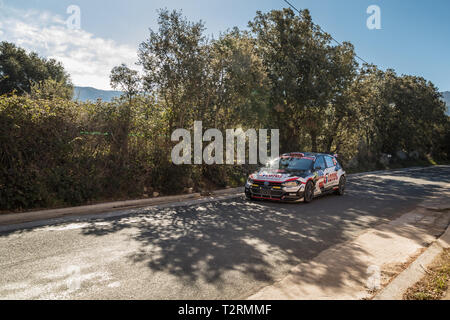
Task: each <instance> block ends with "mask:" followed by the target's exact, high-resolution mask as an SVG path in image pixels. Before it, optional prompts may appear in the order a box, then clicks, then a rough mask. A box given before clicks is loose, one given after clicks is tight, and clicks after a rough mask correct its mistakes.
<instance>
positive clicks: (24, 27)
mask: <svg viewBox="0 0 450 320" xmlns="http://www.w3.org/2000/svg"><path fill="white" fill-rule="evenodd" d="M0 20H1V21H0V37H1V38H0V41H3V40H6V41H10V42H14V43H16V44H17V45H19V46H21V47H23V48H25V49H27V50H30V51H36V52H38V53H39V54H40V55H42V56H45V57H48V58H54V59H56V60H58V61H61V62H62V63H63V64H64V67H65V69H66V70H67V71H68V72H69V73H70V75H71V78H72V82H73V83H74V84H75V85H77V86H91V87H95V88H98V89H110V85H109V73H110V71H111V69H112V68H113V67H114V66H117V65H119V64H121V63H126V64H127V65H128V66H130V67H133V66H134V65H135V63H136V61H137V54H136V52H137V49H136V48H132V47H130V46H127V45H119V44H117V43H116V42H115V41H113V40H109V39H103V38H100V37H95V36H94V35H93V34H91V33H89V32H87V31H84V30H82V29H81V30H71V29H69V28H67V26H66V22H65V20H64V19H63V18H62V17H61V16H58V15H55V14H52V13H49V12H43V11H37V10H28V11H20V10H16V9H13V8H10V7H3V9H2V14H1V15H0Z"/></svg>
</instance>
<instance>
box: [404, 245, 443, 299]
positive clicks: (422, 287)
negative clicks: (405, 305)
mask: <svg viewBox="0 0 450 320" xmlns="http://www.w3.org/2000/svg"><path fill="white" fill-rule="evenodd" d="M449 281H450V249H444V251H443V253H442V254H441V255H440V256H439V257H437V258H436V259H435V260H434V261H433V263H432V265H431V267H429V268H428V269H427V270H426V275H425V276H424V277H423V278H422V279H421V280H420V281H419V282H417V283H416V284H415V285H414V286H413V287H411V288H409V289H408V290H407V291H406V293H405V294H404V296H403V299H405V300H440V299H442V298H443V297H444V295H445V294H446V292H447V290H448V287H449Z"/></svg>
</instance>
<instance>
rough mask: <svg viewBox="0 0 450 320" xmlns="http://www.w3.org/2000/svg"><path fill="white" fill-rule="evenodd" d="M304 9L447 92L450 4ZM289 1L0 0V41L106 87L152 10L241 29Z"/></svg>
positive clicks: (317, 4)
mask: <svg viewBox="0 0 450 320" xmlns="http://www.w3.org/2000/svg"><path fill="white" fill-rule="evenodd" d="M290 2H291V3H293V4H294V5H295V6H296V7H297V8H299V9H301V8H308V9H310V11H311V14H312V17H313V20H314V21H315V22H316V23H318V24H319V25H320V26H321V27H322V28H323V29H324V30H326V31H327V32H329V33H331V34H332V35H333V36H334V37H335V38H336V39H338V40H339V41H350V42H352V43H353V44H354V45H355V48H356V51H357V53H358V55H359V56H361V57H362V58H364V59H365V60H366V61H369V62H372V63H374V64H376V65H378V66H379V67H380V68H382V69H386V68H393V69H395V70H396V71H397V72H398V73H399V74H413V75H419V76H423V77H425V78H426V79H429V80H431V81H432V82H434V83H435V84H436V85H437V86H438V88H439V89H440V90H441V91H447V90H450V77H449V71H450V56H449V53H450V41H449V34H450V19H449V18H448V16H449V13H450V1H448V0H433V1H424V0H423V1H408V0H384V1H383V0H341V1H339V0H290ZM69 5H78V6H79V7H80V9H81V30H77V31H70V30H67V27H66V26H65V20H66V19H67V18H68V16H69V15H68V14H67V13H66V10H67V8H68V6H69ZM370 5H378V6H379V7H380V9H381V27H382V29H381V30H369V29H368V28H367V27H366V20H367V18H368V16H369V15H368V14H367V13H366V10H367V8H368V7H369V6H370ZM286 6H287V5H286V4H285V3H284V1H282V0H259V1H257V0H239V1H238V0H228V1H216V0H209V1H207V0H190V1H181V0H166V1H162V0H152V1H148V0H147V1H145V0H129V1H125V0H109V1H106V0H95V1H93V0H78V1H77V0H68V1H66V0H0V40H8V41H14V42H17V43H19V44H20V45H22V46H24V47H26V48H27V49H29V50H35V51H38V52H39V53H40V54H42V55H46V56H50V57H54V58H57V59H59V60H61V61H62V62H63V63H64V64H65V65H66V68H67V69H68V70H69V72H70V73H71V74H72V78H73V81H74V83H75V84H76V85H85V86H88V85H90V86H94V87H98V88H103V89H108V88H109V84H108V74H109V71H110V69H111V68H112V66H114V65H115V64H119V63H121V62H126V63H128V64H133V63H134V62H135V61H136V49H137V46H138V45H139V43H140V42H142V41H143V40H145V39H146V37H147V35H148V28H156V27H157V24H156V21H157V12H156V11H157V9H158V8H164V7H167V8H168V9H182V10H183V13H184V14H185V15H186V16H187V17H188V18H189V19H190V20H195V21H197V20H203V21H204V22H205V23H206V27H207V32H208V33H209V34H213V35H216V36H217V35H218V34H219V33H220V32H221V31H225V30H226V29H227V28H231V27H233V26H238V27H240V28H246V27H247V23H248V21H249V20H251V19H252V18H253V17H254V16H255V12H256V11H257V10H261V11H269V10H271V9H280V8H283V7H286Z"/></svg>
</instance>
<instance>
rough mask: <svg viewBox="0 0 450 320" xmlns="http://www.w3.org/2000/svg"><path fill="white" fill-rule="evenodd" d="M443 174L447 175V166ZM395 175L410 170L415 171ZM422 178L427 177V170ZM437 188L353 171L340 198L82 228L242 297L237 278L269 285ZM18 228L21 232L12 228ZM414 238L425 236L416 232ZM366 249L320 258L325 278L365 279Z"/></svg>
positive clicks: (179, 211)
mask: <svg viewBox="0 0 450 320" xmlns="http://www.w3.org/2000/svg"><path fill="white" fill-rule="evenodd" d="M446 174H447V176H446V178H448V177H449V176H450V173H449V172H447V173H446ZM401 175H403V176H405V177H406V176H407V177H416V176H418V175H420V173H417V174H415V173H414V172H411V173H403V174H399V176H401ZM439 175H440V174H439V173H438V172H437V173H436V175H432V178H431V179H430V181H442V180H439V179H440V178H439ZM420 178H421V179H427V175H426V174H425V173H424V174H423V175H421V176H420ZM441 178H442V177H441ZM434 179H435V180H434ZM444 181H445V180H444ZM441 187H442V186H440V185H439V184H436V185H434V184H429V185H427V186H426V187H424V186H423V185H421V184H418V183H415V182H411V181H409V182H404V181H398V180H389V179H377V178H370V179H367V178H364V177H358V178H353V179H351V178H350V179H349V185H348V194H347V195H345V196H344V197H338V196H334V195H330V196H325V197H321V198H319V199H317V200H315V201H314V202H312V203H311V204H303V203H299V204H285V203H272V202H249V201H246V200H244V199H242V198H237V199H231V200H225V201H217V202H209V203H202V204H196V205H187V206H180V207H172V208H150V209H143V210H140V211H139V212H138V213H135V214H132V215H129V216H125V217H122V218H109V219H97V220H93V221H89V222H88V223H87V225H86V226H84V227H83V228H82V229H81V231H80V232H81V234H82V235H85V236H90V237H99V238H101V237H107V236H108V235H112V234H119V233H120V234H122V235H123V236H124V237H127V239H129V240H132V241H136V242H137V243H138V244H139V249H138V250H137V251H133V252H132V253H131V254H129V255H128V258H129V261H130V263H134V264H144V265H145V266H147V267H148V268H149V269H150V270H151V271H153V272H162V273H166V274H170V275H171V276H173V277H176V278H178V279H180V280H182V281H185V282H186V283H187V284H188V285H196V284H198V283H199V282H201V283H208V284H209V285H210V286H212V287H214V288H216V289H217V291H218V292H219V291H220V290H221V289H222V287H223V286H224V285H225V284H226V285H228V286H229V285H232V286H235V289H234V291H233V292H234V296H221V295H220V294H219V293H218V294H215V295H214V294H211V298H216V297H221V298H236V297H245V295H246V294H249V292H247V291H243V290H244V289H242V290H241V289H240V282H239V281H245V280H253V281H254V282H255V284H254V286H253V288H254V289H256V288H259V287H261V286H264V285H267V284H271V283H273V282H274V281H276V280H279V279H280V278H281V277H283V276H285V275H286V274H288V272H289V270H290V269H292V267H294V266H297V265H299V264H302V263H306V262H308V261H310V260H311V259H313V258H314V257H316V256H318V255H319V254H320V253H321V252H322V251H324V250H326V249H327V248H330V247H332V246H334V245H336V244H339V243H343V242H345V241H347V240H349V239H353V238H355V237H356V236H357V235H358V234H359V233H360V232H361V231H363V230H364V229H367V228H368V227H372V226H375V225H377V224H380V223H383V222H387V221H389V220H392V219H394V218H396V217H398V216H400V215H401V214H403V213H405V212H407V211H409V210H411V209H412V208H413V207H415V206H416V205H417V204H418V203H419V202H421V201H422V200H423V199H424V198H426V197H428V196H430V195H431V194H432V193H433V192H439V190H441V189H440V188H441ZM19 232H27V231H15V232H11V233H19ZM8 234H10V233H8ZM8 234H7V233H4V234H1V235H0V236H7V235H8ZM414 240H415V241H417V242H420V241H423V239H420V237H419V238H417V239H414ZM105 245H107V242H106V244H105ZM367 255H369V256H370V252H361V251H360V249H358V248H354V250H346V251H345V256H342V257H339V259H342V261H345V262H346V264H345V265H347V266H351V269H352V271H351V272H350V267H348V268H346V267H345V266H343V267H342V268H340V269H339V270H336V269H333V268H331V267H327V266H326V265H324V266H322V267H323V270H322V277H323V279H327V277H333V279H334V282H333V285H334V286H336V287H339V286H341V285H343V283H344V282H345V281H348V279H349V278H350V279H353V280H354V281H365V279H366V278H367V276H368V275H367V274H366V267H365V263H364V261H361V260H360V259H361V256H367ZM337 262H339V261H337ZM330 265H332V264H330ZM237 274H239V275H240V276H237ZM302 281H303V282H306V283H308V282H309V283H315V282H316V281H317V278H315V277H309V276H308V273H307V272H303V273H302ZM185 298H189V297H185Z"/></svg>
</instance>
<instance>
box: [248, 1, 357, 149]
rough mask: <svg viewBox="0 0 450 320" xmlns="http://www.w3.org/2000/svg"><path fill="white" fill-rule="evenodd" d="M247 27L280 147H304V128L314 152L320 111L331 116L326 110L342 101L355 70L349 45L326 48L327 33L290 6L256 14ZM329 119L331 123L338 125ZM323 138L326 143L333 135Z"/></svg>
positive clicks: (321, 120)
mask: <svg viewBox="0 0 450 320" xmlns="http://www.w3.org/2000/svg"><path fill="white" fill-rule="evenodd" d="M249 25H250V27H251V29H252V32H253V33H254V34H255V36H256V38H257V48H258V52H259V54H260V55H261V58H262V60H263V62H264V66H265V68H266V71H267V74H268V77H269V80H270V85H271V97H270V104H271V109H272V111H271V113H272V118H273V119H274V126H275V127H278V128H280V136H281V146H282V148H283V149H284V150H285V151H288V150H290V149H293V148H299V147H304V146H303V145H302V143H301V140H302V138H303V139H304V135H305V132H306V133H308V134H309V137H310V145H311V149H312V150H313V151H318V148H319V145H318V143H319V141H318V139H319V137H320V135H321V134H322V133H323V128H324V127H325V125H326V123H325V122H326V119H325V118H324V114H326V112H327V111H330V112H328V114H329V115H335V114H336V112H335V111H334V110H329V109H330V108H337V107H343V106H344V104H345V102H344V100H343V99H341V98H340V97H341V96H342V95H343V94H344V92H345V90H346V88H347V87H348V86H349V83H351V81H352V78H353V77H354V73H355V69H356V63H355V61H354V52H353V46H352V45H350V44H348V43H344V44H343V45H341V46H336V47H333V46H331V45H330V40H331V37H330V35H328V34H326V33H324V32H322V30H321V29H320V27H318V26H317V25H315V24H314V23H313V22H312V19H311V16H310V14H309V11H308V10H303V11H302V12H301V15H300V16H297V15H295V14H294V12H293V11H292V10H291V9H283V10H272V11H271V12H269V13H265V14H263V13H261V12H257V15H256V17H255V18H254V20H253V21H251V22H250V23H249ZM341 113H342V112H338V114H339V116H342V115H341ZM329 122H330V127H333V126H334V127H336V126H338V125H339V121H334V122H335V123H334V124H333V123H332V122H333V121H331V120H330V121H329ZM327 140H328V143H327V144H328V145H331V144H332V142H333V139H332V138H328V139H327Z"/></svg>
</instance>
